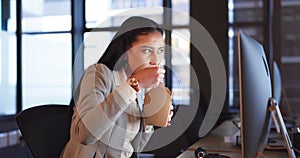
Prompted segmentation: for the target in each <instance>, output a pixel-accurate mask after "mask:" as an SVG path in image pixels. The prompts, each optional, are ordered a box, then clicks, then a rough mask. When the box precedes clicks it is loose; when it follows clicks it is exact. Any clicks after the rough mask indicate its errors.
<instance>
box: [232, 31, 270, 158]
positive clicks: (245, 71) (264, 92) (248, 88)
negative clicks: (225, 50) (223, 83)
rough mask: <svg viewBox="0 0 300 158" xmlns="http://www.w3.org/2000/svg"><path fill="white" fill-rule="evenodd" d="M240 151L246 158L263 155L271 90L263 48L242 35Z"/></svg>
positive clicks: (239, 39) (268, 121)
mask: <svg viewBox="0 0 300 158" xmlns="http://www.w3.org/2000/svg"><path fill="white" fill-rule="evenodd" d="M238 60H239V81H240V83H239V86H240V119H241V149H242V157H243V158H248V157H249V158H253V157H256V156H257V154H258V153H259V152H263V149H264V145H265V144H266V140H267V137H268V136H267V135H268V131H269V128H270V118H271V117H270V112H269V110H268V100H269V98H270V97H272V86H271V78H270V71H269V67H268V62H267V59H266V55H265V52H264V48H263V46H262V44H260V43H259V42H257V41H256V40H254V39H253V38H252V37H250V36H248V35H247V34H246V33H244V32H243V31H241V30H240V31H239V33H238Z"/></svg>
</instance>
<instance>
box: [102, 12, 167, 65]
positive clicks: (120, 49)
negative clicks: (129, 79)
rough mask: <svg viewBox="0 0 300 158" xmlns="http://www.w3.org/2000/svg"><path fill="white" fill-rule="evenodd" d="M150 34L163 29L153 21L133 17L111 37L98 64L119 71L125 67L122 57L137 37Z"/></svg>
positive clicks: (161, 31)
mask: <svg viewBox="0 0 300 158" xmlns="http://www.w3.org/2000/svg"><path fill="white" fill-rule="evenodd" d="M151 32H160V33H161V34H163V29H162V28H161V27H160V26H159V25H158V24H157V23H155V22H154V21H152V20H150V19H147V18H144V17H139V16H133V17H130V18H128V19H127V20H125V21H124V22H123V23H122V25H121V27H120V29H119V30H118V32H117V33H116V34H115V36H114V37H113V39H112V41H111V42H110V44H109V45H108V47H107V49H106V50H105V52H104V54H103V55H102V57H101V58H100V59H99V60H98V63H102V64H105V65H106V66H107V67H108V68H109V69H111V70H119V69H121V68H122V67H124V66H125V64H126V63H125V60H124V57H123V55H124V54H125V52H126V51H127V50H128V49H130V48H131V46H132V43H134V42H136V41H137V37H138V36H139V35H147V34H148V33H151Z"/></svg>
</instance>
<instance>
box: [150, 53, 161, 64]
mask: <svg viewBox="0 0 300 158" xmlns="http://www.w3.org/2000/svg"><path fill="white" fill-rule="evenodd" d="M159 63H160V61H159V57H158V55H157V54H156V53H152V54H151V58H150V64H151V65H158V64H159Z"/></svg>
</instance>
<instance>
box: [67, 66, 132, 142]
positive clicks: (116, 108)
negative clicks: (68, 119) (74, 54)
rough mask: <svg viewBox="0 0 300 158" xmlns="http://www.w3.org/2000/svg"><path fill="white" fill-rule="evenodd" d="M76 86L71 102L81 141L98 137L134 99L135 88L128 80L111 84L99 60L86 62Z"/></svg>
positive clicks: (108, 75) (110, 74) (110, 78)
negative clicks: (90, 63)
mask: <svg viewBox="0 0 300 158" xmlns="http://www.w3.org/2000/svg"><path fill="white" fill-rule="evenodd" d="M78 88H79V90H77V94H75V96H76V97H75V105H76V111H77V113H78V115H79V117H80V119H77V122H74V123H76V125H75V128H76V129H75V133H76V135H78V138H79V141H80V142H81V143H82V144H92V143H94V142H95V141H97V140H98V139H100V138H101V137H102V136H103V134H104V133H105V132H106V131H107V130H108V129H110V128H111V127H112V126H114V124H115V122H116V120H117V119H118V118H119V117H120V116H121V114H122V112H123V111H124V110H125V109H126V108H127V107H128V105H129V104H130V103H132V102H133V101H135V99H136V92H135V90H134V89H133V88H132V87H131V86H130V85H129V84H128V83H126V82H124V83H123V84H121V85H120V86H118V87H117V88H115V86H114V78H113V73H112V71H111V70H110V69H108V68H107V67H106V66H105V65H103V64H95V65H92V66H90V67H89V68H88V69H87V70H86V71H85V74H84V75H83V77H82V80H81V83H80V84H79V87H78ZM72 123H73V122H72Z"/></svg>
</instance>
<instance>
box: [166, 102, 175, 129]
mask: <svg viewBox="0 0 300 158" xmlns="http://www.w3.org/2000/svg"><path fill="white" fill-rule="evenodd" d="M170 106H171V108H170V112H169V115H168V124H167V126H171V120H172V117H173V114H174V112H173V109H174V106H173V105H172V103H171V105H170Z"/></svg>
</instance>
